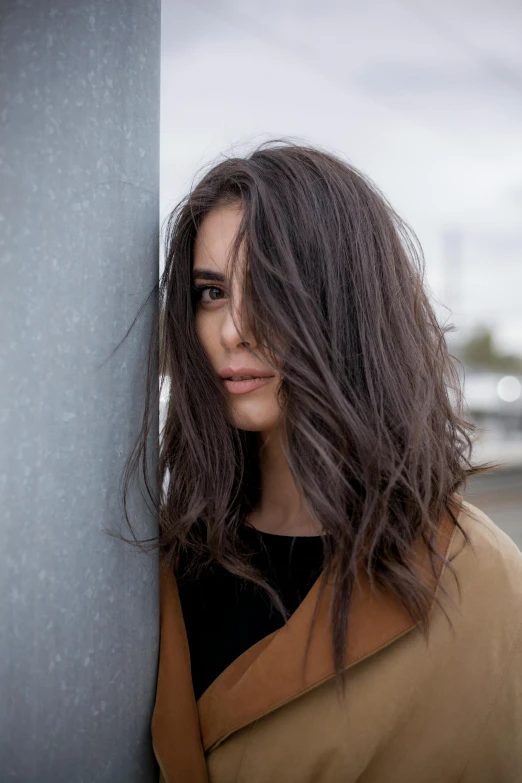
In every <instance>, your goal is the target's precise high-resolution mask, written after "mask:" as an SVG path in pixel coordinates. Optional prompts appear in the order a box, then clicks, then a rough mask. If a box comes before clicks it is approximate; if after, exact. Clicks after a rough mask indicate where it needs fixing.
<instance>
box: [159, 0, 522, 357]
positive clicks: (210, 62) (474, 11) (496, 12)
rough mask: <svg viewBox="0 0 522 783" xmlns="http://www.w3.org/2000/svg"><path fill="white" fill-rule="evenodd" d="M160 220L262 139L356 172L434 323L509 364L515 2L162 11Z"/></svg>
mask: <svg viewBox="0 0 522 783" xmlns="http://www.w3.org/2000/svg"><path fill="white" fill-rule="evenodd" d="M162 7H163V20H162V94H161V100H162V103H161V215H162V218H165V217H166V216H167V214H168V212H169V209H171V208H172V206H173V205H174V204H175V203H176V201H177V200H178V199H179V198H181V197H182V196H183V195H184V194H185V193H186V192H187V190H188V189H189V188H190V185H191V183H192V181H193V179H194V177H195V176H196V175H197V172H198V171H199V170H201V168H202V167H203V166H205V165H206V164H208V163H209V162H211V161H213V160H216V159H217V158H218V156H219V155H220V153H223V152H226V153H228V154H230V153H231V152H234V151H236V152H237V153H239V154H241V153H243V152H245V151H247V150H249V149H251V148H252V146H254V145H256V144H257V143H259V142H261V141H263V140H266V139H268V138H272V137H277V138H280V137H288V138H291V139H292V140H294V141H295V140H298V141H302V142H306V143H311V144H318V145H320V146H321V147H323V148H326V149H327V150H330V151H332V152H334V153H337V154H338V155H340V156H341V157H343V158H344V159H345V160H348V161H349V162H350V163H352V164H353V165H355V166H356V167H358V168H359V169H361V170H362V171H363V172H365V173H366V174H367V175H369V176H370V177H371V178H372V179H373V181H374V182H375V183H376V184H377V185H378V187H379V188H380V189H381V190H382V191H383V192H384V194H385V195H386V196H387V198H388V199H389V200H390V201H391V203H392V204H393V205H394V207H395V208H396V209H397V211H398V212H399V213H400V214H401V215H402V217H403V218H404V219H405V220H406V221H407V222H408V224H409V225H410V226H411V227H412V228H413V230H414V231H415V233H416V234H417V236H418V237H419V239H420V242H421V244H422V246H423V249H424V254H425V257H426V271H427V284H428V287H429V289H430V291H431V293H432V296H433V298H434V301H435V302H440V303H441V304H444V305H446V306H447V307H448V308H450V312H448V311H446V310H444V309H443V307H441V306H439V305H436V307H437V312H438V314H439V317H440V318H441V319H442V320H443V321H446V320H448V319H449V320H450V321H452V322H454V323H455V324H456V325H457V327H458V328H459V330H460V334H461V335H465V334H466V333H467V332H468V330H469V329H471V328H473V326H474V325H475V324H478V323H486V324H490V325H492V326H494V327H495V332H496V335H497V337H498V341H499V344H500V345H501V346H502V347H503V348H504V349H505V350H510V351H514V352H517V353H520V354H522V303H521V302H522V221H521V213H522V46H521V44H520V41H522V3H521V2H520V0H437V2H433V1H432V0H428V1H425V0H365V2H364V3H363V2H351V0H338V1H337V2H334V1H333V0H320V1H319V0H262V1H261V0H193V2H189V1H187V2H182V0H162Z"/></svg>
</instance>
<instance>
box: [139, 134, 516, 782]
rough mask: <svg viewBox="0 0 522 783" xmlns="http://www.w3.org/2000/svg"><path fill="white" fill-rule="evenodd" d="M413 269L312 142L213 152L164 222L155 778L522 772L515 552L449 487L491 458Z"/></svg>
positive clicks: (406, 246) (345, 169) (404, 251)
mask: <svg viewBox="0 0 522 783" xmlns="http://www.w3.org/2000/svg"><path fill="white" fill-rule="evenodd" d="M422 271H423V270H422V264H421V262H420V255H419V251H418V249H417V246H416V243H415V242H414V241H413V240H412V238H411V235H410V234H409V233H408V231H407V229H406V227H405V226H404V224H403V223H402V221H401V220H400V219H399V217H398V216H397V215H396V214H395V212H394V211H393V210H392V208H391V207H390V205H389V204H388V203H387V202H386V201H385V199H384V198H383V196H382V195H381V194H380V193H379V192H378V190H377V189H376V188H375V187H374V186H373V185H372V184H370V182H369V181H368V180H367V179H366V178H365V177H364V176H362V175H361V174H360V173H359V172H358V171H356V170H355V169H354V168H352V167H351V166H349V165H347V164H346V163H344V162H342V161H341V160H338V159H337V158H335V157H333V156H332V155H329V154H326V153H324V152H321V151H318V150H314V149H309V148H304V147H299V146H293V145H289V144H280V143H272V144H270V145H265V146H262V147H261V148H259V149H258V150H256V151H255V152H254V153H253V154H251V155H249V156H248V157H246V158H242V159H238V158H234V159H229V160H225V161H224V162H222V163H220V164H219V165H216V166H215V167H214V168H212V170H210V171H209V172H208V173H207V174H206V176H204V177H203V179H202V180H201V181H200V182H199V184H198V185H197V186H196V187H195V188H194V189H193V191H192V192H191V193H190V195H189V196H188V197H187V198H186V199H185V200H184V201H183V202H182V204H181V205H180V206H179V208H178V209H177V210H175V212H174V213H173V215H172V217H171V220H170V222H169V231H168V238H167V259H166V267H165V272H164V275H163V277H162V280H161V288H160V291H161V308H160V311H159V312H160V314H161V319H160V322H159V326H160V328H159V339H160V373H161V375H162V376H163V377H165V378H168V380H169V382H170V390H169V398H168V408H167V411H166V417H165V424H164V428H163V440H162V447H161V452H160V461H159V463H160V464H159V476H158V478H159V481H160V486H162V487H163V497H162V502H161V504H160V521H161V529H160V548H161V647H160V661H159V675H158V684H157V696H156V705H155V710H154V716H153V723H152V735H153V742H154V749H155V752H156V756H157V759H158V762H159V765H160V769H161V772H160V780H163V781H166V782H167V783H180V782H181V781H187V782H188V781H195V782H196V781H197V783H200V782H201V783H203V781H211V782H212V783H230V782H231V781H238V782H239V781H245V783H269V782H270V783H274V782H275V783H305V782H308V781H309V782H310V783H312V782H313V783H315V782H318V783H341V782H342V783H349V782H350V781H358V782H359V783H393V782H394V781H397V783H398V782H399V781H400V783H446V781H448V783H449V781H451V782H452V783H457V781H459V783H515V781H520V780H522V639H521V634H520V629H521V621H522V555H521V553H520V551H519V550H518V548H517V547H516V546H515V544H514V543H513V542H512V541H511V539H510V538H508V536H507V535H505V534H504V533H503V532H502V531H501V530H500V529H499V528H498V527H497V526H496V525H495V524H494V523H493V522H492V521H491V520H490V519H489V518H488V517H487V516H486V515H485V514H483V513H482V512H481V511H480V510H478V509H476V508H474V507H473V506H471V505H470V504H469V503H467V502H466V501H464V500H463V498H462V496H461V495H460V494H458V491H459V489H460V488H461V487H462V486H463V484H464V483H465V481H466V479H467V477H468V476H471V475H473V474H475V473H478V472H481V471H484V470H487V469H489V468H490V466H480V467H476V466H475V467H474V466H472V465H471V463H470V454H471V446H472V442H471V437H470V433H471V432H472V430H473V427H472V425H471V424H470V423H468V422H466V421H465V420H464V419H463V418H462V417H461V413H460V411H461V408H460V391H459V379H458V375H457V373H456V370H455V367H454V365H453V364H452V360H451V357H450V356H449V354H448V350H447V346H446V343H445V339H444V330H443V329H442V328H441V327H440V326H439V324H438V322H437V320H436V318H435V316H434V314H433V311H432V309H431V306H430V303H429V301H428V298H427V295H426V293H425V292H424V290H423V281H422ZM245 376H248V377H247V378H245ZM149 380H150V383H151V387H150V388H151V389H153V386H154V383H155V382H156V380H155V376H153V375H151V376H149ZM142 443H143V441H142Z"/></svg>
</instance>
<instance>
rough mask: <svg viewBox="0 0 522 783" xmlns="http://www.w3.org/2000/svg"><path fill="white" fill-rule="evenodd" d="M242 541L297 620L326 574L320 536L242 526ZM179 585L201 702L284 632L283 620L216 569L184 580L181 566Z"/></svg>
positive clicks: (253, 590)
mask: <svg viewBox="0 0 522 783" xmlns="http://www.w3.org/2000/svg"><path fill="white" fill-rule="evenodd" d="M240 535H241V537H242V538H243V540H245V541H246V542H248V543H249V544H250V543H251V544H252V545H253V547H254V549H255V551H254V554H253V555H252V561H251V562H252V564H253V565H254V566H256V567H257V568H259V569H260V570H261V573H262V574H263V577H265V578H266V580H267V581H268V582H269V584H270V585H271V586H272V587H274V588H275V589H276V590H277V591H278V593H279V595H280V596H281V600H282V602H283V605H284V606H285V608H286V609H287V610H288V612H289V613H290V614H293V612H295V610H296V609H297V607H298V606H299V604H300V603H301V601H302V600H303V598H304V597H305V595H306V594H307V593H308V591H309V590H310V588H311V587H312V585H313V584H314V582H315V581H316V579H317V578H318V576H319V574H320V573H321V570H322V568H323V542H322V536H282V535H276V534H274V533H264V532H261V531H258V530H256V529H255V528H252V527H250V526H248V525H241V526H240ZM263 543H264V545H265V547H266V551H265V549H264V548H263V545H262V544H263ZM176 581H177V584H178V590H179V597H180V602H181V608H182V610H183V619H184V621H185V627H186V630H187V637H188V644H189V649H190V660H191V666H192V682H193V686H194V695H195V697H196V700H197V699H199V697H200V696H201V694H202V693H203V692H204V691H205V690H206V689H207V688H208V686H209V685H210V684H211V683H212V682H213V681H214V680H215V679H216V677H217V676H218V675H219V674H221V672H222V671H224V669H226V668H227V666H229V664H231V663H232V661H234V660H235V659H236V658H237V657H238V656H239V655H241V653H243V652H245V650H248V648H249V647H251V646H252V645H253V644H255V643H256V642H258V641H259V640H260V639H263V638H264V637H265V636H268V634H270V633H272V632H273V631H276V630H277V629H278V628H281V627H282V626H283V625H284V619H283V616H282V615H281V613H280V612H278V611H277V610H276V609H275V607H274V606H273V604H272V602H271V600H270V597H269V596H268V594H267V593H266V592H265V591H264V590H263V589H262V588H260V587H258V586H257V585H255V584H253V583H252V582H249V581H248V580H246V579H242V578H240V577H238V576H236V575H234V574H231V573H229V572H228V571H226V569H224V568H223V567H222V566H221V565H219V564H217V563H212V565H211V566H209V567H208V568H207V569H205V570H204V571H203V572H202V573H201V574H200V575H199V576H198V577H194V575H190V576H189V577H188V578H187V577H186V578H183V565H182V562H181V563H180V566H179V567H178V569H177V580H176Z"/></svg>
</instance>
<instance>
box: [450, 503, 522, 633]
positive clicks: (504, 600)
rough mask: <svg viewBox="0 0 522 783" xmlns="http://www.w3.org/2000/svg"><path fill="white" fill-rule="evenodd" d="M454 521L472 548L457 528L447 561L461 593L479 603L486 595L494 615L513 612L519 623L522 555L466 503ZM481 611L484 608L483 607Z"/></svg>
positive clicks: (493, 523)
mask: <svg viewBox="0 0 522 783" xmlns="http://www.w3.org/2000/svg"><path fill="white" fill-rule="evenodd" d="M521 516H522V515H521ZM457 520H458V522H459V525H460V527H461V528H462V530H463V531H464V532H465V533H466V534H467V536H468V537H469V539H470V541H471V546H470V545H469V544H468V543H467V542H466V540H465V538H464V535H463V534H462V532H461V531H460V530H459V529H458V528H457V529H456V530H455V534H454V537H453V541H452V544H451V546H450V551H449V554H448V560H449V561H450V562H451V564H452V566H453V567H454V568H455V570H456V573H457V576H458V578H459V581H460V582H461V583H462V585H463V589H464V590H466V589H467V590H468V593H469V596H468V597H469V598H470V599H472V596H473V595H475V596H476V597H477V600H478V596H479V595H480V596H482V599H483V598H484V595H486V596H487V603H488V605H490V606H491V608H492V609H493V608H494V610H495V611H496V612H497V613H504V614H508V613H512V612H514V614H515V615H518V617H519V618H520V619H521V620H522V552H521V551H520V549H519V548H518V546H517V544H516V543H515V542H514V541H513V539H512V538H511V537H510V536H509V535H508V534H507V533H506V532H504V531H503V530H502V529H501V528H500V527H499V526H498V525H497V524H496V523H495V521H494V520H493V519H491V518H490V517H489V516H488V515H487V514H486V513H485V512H484V511H482V510H481V509H480V508H477V506H474V505H473V504H472V503H470V502H469V501H467V500H463V501H462V510H461V511H460V514H459V515H458V517H457ZM521 522H522V520H521ZM471 585H473V586H474V587H471ZM479 588H480V589H479ZM482 609H483V610H487V607H485V606H484V605H482ZM512 616H513V615H512ZM513 619H514V617H513Z"/></svg>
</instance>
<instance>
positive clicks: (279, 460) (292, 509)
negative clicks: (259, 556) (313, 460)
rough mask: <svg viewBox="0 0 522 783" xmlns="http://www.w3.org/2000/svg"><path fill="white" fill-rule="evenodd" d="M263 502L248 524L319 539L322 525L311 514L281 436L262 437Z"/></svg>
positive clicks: (263, 529) (251, 515) (281, 533)
mask: <svg viewBox="0 0 522 783" xmlns="http://www.w3.org/2000/svg"><path fill="white" fill-rule="evenodd" d="M259 467H260V472H261V499H260V502H259V504H258V507H257V508H256V509H255V510H254V511H253V512H252V513H251V514H250V515H249V517H248V523H249V524H250V525H252V527H255V528H256V529H257V530H260V531H262V532H264V533H276V534H279V535H286V536H318V535H321V533H322V532H323V531H322V528H321V526H320V525H319V524H318V523H317V522H316V521H315V520H313V519H312V517H311V516H310V514H309V513H308V512H307V510H306V508H305V505H304V501H303V497H302V495H301V494H300V493H299V491H298V488H297V485H296V483H295V480H294V477H293V476H292V473H291V471H290V468H289V466H288V461H287V459H286V457H285V454H284V452H283V449H282V446H281V442H280V437H279V433H278V432H277V431H276V432H271V433H268V434H263V436H261V435H260V449H259Z"/></svg>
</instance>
